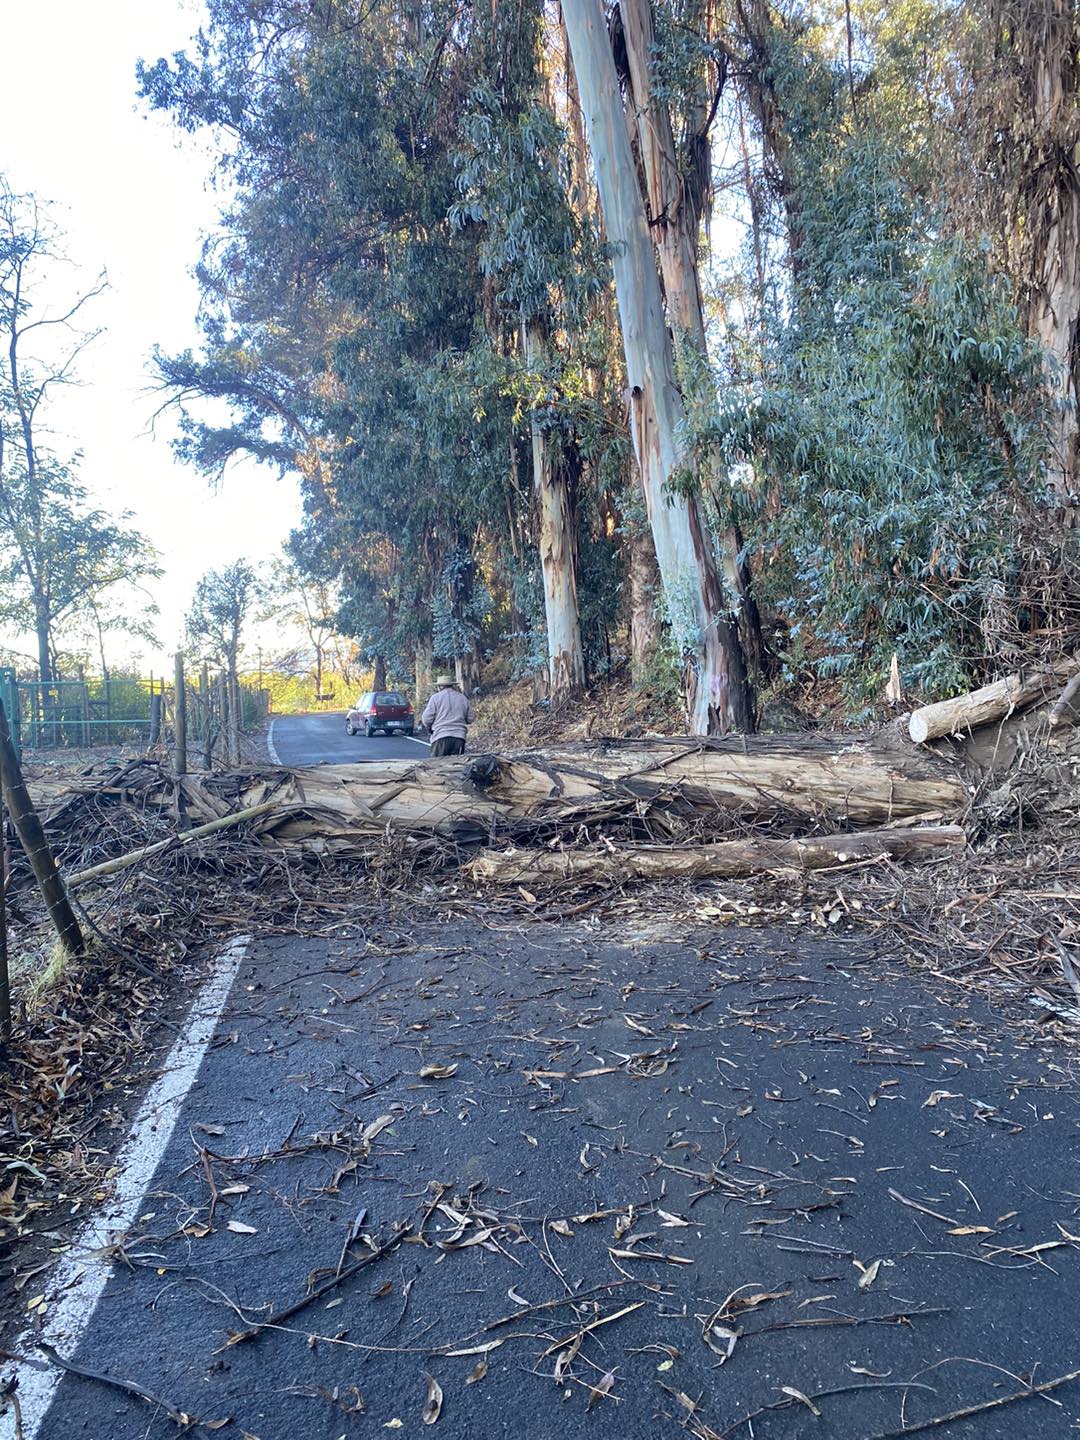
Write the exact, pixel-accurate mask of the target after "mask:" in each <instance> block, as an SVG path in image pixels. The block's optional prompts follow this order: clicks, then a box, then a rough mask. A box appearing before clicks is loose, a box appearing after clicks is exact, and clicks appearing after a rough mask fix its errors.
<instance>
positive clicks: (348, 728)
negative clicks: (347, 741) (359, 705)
mask: <svg viewBox="0 0 1080 1440" xmlns="http://www.w3.org/2000/svg"><path fill="white" fill-rule="evenodd" d="M345 734H346V735H355V734H356V726H355V725H354V724H353V723H352V721H351V720H346V721H345Z"/></svg>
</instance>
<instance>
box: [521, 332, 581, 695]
mask: <svg viewBox="0 0 1080 1440" xmlns="http://www.w3.org/2000/svg"><path fill="white" fill-rule="evenodd" d="M523 328H524V332H525V359H526V362H527V363H528V365H529V368H530V369H534V368H536V367H539V366H540V365H541V364H542V361H543V355H544V337H543V333H542V331H541V329H540V327H539V325H538V324H537V323H536V322H535V321H528V322H526V323H525V325H524V327H523ZM529 427H530V431H531V436H532V461H533V492H534V494H535V496H536V509H537V513H538V516H539V521H540V568H541V571H542V574H543V577H544V618H545V620H546V622H547V649H548V684H549V687H550V691H549V693H550V695H551V698H552V700H554V701H559V700H565V699H567V698H568V697H569V696H572V695H577V694H580V692H581V691H582V690H583V689H584V688H585V654H584V651H583V650H582V647H581V622H580V619H579V617H578V597H577V580H576V578H575V575H574V530H573V519H572V517H571V514H570V496H569V494H568V493H567V485H566V473H565V471H564V470H563V469H562V467H560V466H559V465H558V464H556V463H555V460H554V457H553V455H552V445H551V441H550V439H549V437H548V436H547V435H546V434H545V433H544V429H543V427H542V425H541V424H540V421H539V419H538V417H537V415H536V414H535V412H534V413H533V415H532V417H531V418H530V422H529Z"/></svg>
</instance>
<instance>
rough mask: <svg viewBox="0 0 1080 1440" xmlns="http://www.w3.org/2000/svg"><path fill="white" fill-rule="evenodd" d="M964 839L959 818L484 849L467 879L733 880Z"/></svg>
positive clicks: (956, 844)
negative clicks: (755, 836) (707, 839)
mask: <svg viewBox="0 0 1080 1440" xmlns="http://www.w3.org/2000/svg"><path fill="white" fill-rule="evenodd" d="M964 843H965V836H964V831H963V829H962V827H961V826H959V825H938V826H934V827H929V826H927V827H925V828H921V829H915V828H908V829H894V830H863V831H861V832H860V833H859V834H856V835H815V836H811V837H809V838H808V839H803V840H724V841H721V842H720V843H719V844H717V845H697V846H691V847H689V848H687V847H683V846H675V845H652V846H643V847H640V848H638V847H631V846H625V845H624V846H615V847H612V848H607V847H604V848H601V847H600V846H597V847H595V848H594V849H592V850H574V851H569V850H567V851H551V850H503V851H496V850H486V851H484V853H483V854H481V855H478V856H477V857H476V858H475V859H474V860H471V861H470V862H469V864H468V866H467V867H466V869H467V870H468V872H469V874H470V876H471V877H472V879H473V880H475V881H479V882H483V881H486V882H488V883H490V884H494V885H530V886H541V885H550V884H552V883H555V882H558V881H560V880H573V881H576V882H578V883H581V882H586V883H590V882H591V883H600V882H602V881H616V882H618V881H622V880H626V879H628V878H631V879H635V880H657V879H672V878H689V879H701V878H704V877H707V876H723V877H725V878H727V879H738V878H740V877H744V876H747V875H759V874H762V873H763V872H765V871H769V870H779V871H787V870H823V869H829V868H833V867H838V866H843V865H850V864H853V863H856V862H859V861H866V860H874V859H877V858H879V857H881V856H885V855H887V856H890V857H891V858H893V859H908V858H912V857H922V856H925V855H928V854H932V853H934V852H935V851H940V850H949V849H956V848H960V847H962V846H963V845H964Z"/></svg>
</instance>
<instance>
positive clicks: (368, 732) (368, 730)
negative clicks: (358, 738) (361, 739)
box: [364, 724, 375, 740]
mask: <svg viewBox="0 0 1080 1440" xmlns="http://www.w3.org/2000/svg"><path fill="white" fill-rule="evenodd" d="M374 733H375V732H374V730H372V728H371V725H370V724H367V725H365V726H364V734H365V735H366V736H367V738H368V739H369V740H370V739H371V737H372V735H374Z"/></svg>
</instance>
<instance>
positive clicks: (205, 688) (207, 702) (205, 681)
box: [199, 660, 214, 770]
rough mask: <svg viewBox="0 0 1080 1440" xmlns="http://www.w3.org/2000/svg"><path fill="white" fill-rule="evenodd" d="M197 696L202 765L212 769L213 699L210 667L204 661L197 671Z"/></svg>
mask: <svg viewBox="0 0 1080 1440" xmlns="http://www.w3.org/2000/svg"><path fill="white" fill-rule="evenodd" d="M199 696H200V698H201V700H202V707H203V736H202V742H203V764H204V765H205V767H206V768H207V770H213V768H214V697H213V694H212V693H211V690H210V667H209V665H207V663H206V661H205V660H204V661H203V663H202V668H201V670H200V671H199Z"/></svg>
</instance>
